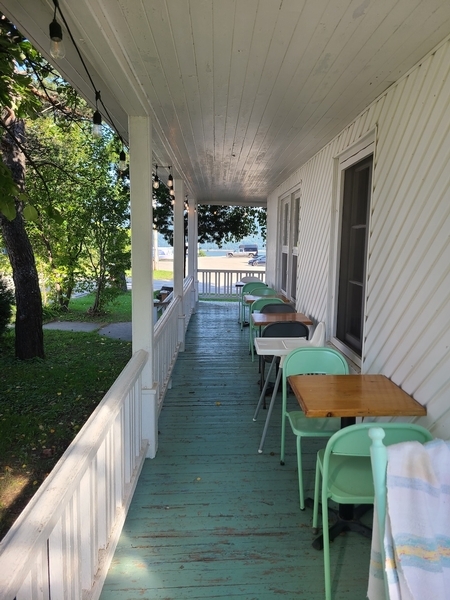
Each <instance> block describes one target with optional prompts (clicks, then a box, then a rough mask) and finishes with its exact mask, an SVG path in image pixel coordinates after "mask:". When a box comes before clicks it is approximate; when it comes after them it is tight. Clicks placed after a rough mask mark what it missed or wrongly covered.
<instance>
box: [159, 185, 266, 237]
mask: <svg viewBox="0 0 450 600" xmlns="http://www.w3.org/2000/svg"><path fill="white" fill-rule="evenodd" d="M153 223H154V226H155V229H157V230H158V231H159V232H160V233H161V234H162V235H163V236H164V239H165V240H166V241H167V242H168V243H169V244H171V245H173V206H172V198H171V196H170V195H169V190H168V189H167V188H166V187H165V186H163V185H161V186H160V187H159V188H158V189H157V190H153ZM184 227H185V237H186V236H187V211H185V220H184ZM258 227H259V229H258ZM265 232H266V211H265V209H262V208H255V207H244V206H215V205H213V204H200V205H199V206H198V241H199V242H200V243H201V244H204V243H208V242H210V243H214V244H217V245H218V246H219V248H221V247H222V246H223V244H225V243H228V242H237V241H240V240H242V239H243V238H245V237H248V236H251V235H256V234H258V233H262V235H263V237H264V236H265Z"/></svg>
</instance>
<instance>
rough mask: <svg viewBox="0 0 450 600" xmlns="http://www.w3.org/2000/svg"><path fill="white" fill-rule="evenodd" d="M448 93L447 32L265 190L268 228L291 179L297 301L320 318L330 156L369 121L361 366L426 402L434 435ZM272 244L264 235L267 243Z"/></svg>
mask: <svg viewBox="0 0 450 600" xmlns="http://www.w3.org/2000/svg"><path fill="white" fill-rule="evenodd" d="M449 98H450V42H449V41H448V40H447V42H445V43H443V44H441V45H440V46H439V47H438V48H437V49H436V50H435V52H433V53H431V54H430V55H428V56H427V57H425V58H424V59H423V61H422V62H421V63H419V64H418V65H417V66H416V67H415V68H414V69H413V70H411V71H410V72H409V74H408V75H407V76H405V77H403V78H402V79H401V80H400V81H399V82H397V83H396V84H395V85H393V86H392V87H391V88H389V90H388V91H387V92H385V93H384V94H383V95H382V96H381V97H380V98H378V99H377V101H376V102H374V103H373V104H371V105H370V106H369V107H368V108H367V109H366V110H365V111H364V112H363V113H362V114H361V115H360V116H359V118H358V119H356V120H355V121H354V122H353V123H351V124H350V125H349V126H348V127H347V128H346V129H345V130H344V131H342V132H341V133H340V134H339V135H338V136H337V137H336V138H335V139H334V140H333V142H331V143H330V144H329V145H328V146H326V147H325V148H323V149H322V150H321V151H320V152H319V153H318V154H316V155H315V156H314V157H313V158H312V159H311V160H310V161H309V162H308V163H306V164H305V165H303V166H302V167H301V168H300V169H299V170H298V171H297V172H296V173H295V174H294V176H292V177H291V178H290V179H289V180H287V181H285V183H284V184H283V185H282V186H280V187H279V188H277V190H275V191H274V193H273V194H272V195H271V196H270V198H269V206H270V209H269V219H270V220H271V221H269V231H270V229H271V224H272V222H273V216H274V214H275V209H274V207H275V206H276V205H277V201H278V199H279V198H280V197H281V196H283V194H285V193H286V191H287V190H289V189H291V188H293V187H295V186H298V185H300V182H301V188H302V204H301V208H300V243H299V262H298V285H297V307H298V309H300V310H301V311H303V312H306V313H308V314H309V315H311V316H312V317H314V318H315V319H318V320H322V319H327V318H328V319H329V315H330V314H331V312H332V311H331V308H330V306H331V303H332V302H333V301H334V300H333V292H334V290H333V289H332V285H331V282H330V273H332V272H333V269H334V267H335V261H336V247H335V242H334V239H333V235H332V232H333V220H334V216H333V215H334V211H336V210H337V203H336V200H337V196H338V191H337V190H336V175H335V162H336V161H335V160H334V159H335V158H336V157H337V156H338V155H339V154H340V153H341V152H342V151H344V150H346V149H347V148H349V147H351V146H352V144H354V143H355V142H356V141H357V140H358V139H359V138H361V137H362V136H363V135H365V134H366V133H368V132H369V131H372V130H375V129H376V131H377V135H376V144H375V157H374V174H373V195H372V204H371V222H370V231H369V251H368V277H367V289H366V295H367V304H366V321H365V329H364V355H363V362H362V370H363V371H364V372H379V373H384V374H386V375H387V376H388V377H390V378H391V379H393V381H395V382H396V383H397V384H398V385H400V386H401V387H402V388H403V389H405V390H406V391H407V392H408V393H410V394H412V395H413V396H414V397H415V398H416V399H417V400H418V401H419V402H421V403H422V404H424V405H426V406H427V411H428V415H427V417H426V418H424V419H423V422H424V424H425V425H427V426H428V427H431V429H432V431H433V433H434V434H435V435H439V436H440V437H443V438H449V437H450V433H449V429H450V352H449V345H450V245H449V236H450V233H449V232H450V169H449V166H448V165H449V164H450V103H449V100H448V99H449ZM276 245H277V241H276V239H275V236H274V235H271V236H270V239H269V240H268V247H269V248H270V249H271V250H272V249H273V250H275V248H276ZM330 257H331V259H330ZM330 260H331V264H330ZM330 267H331V268H330ZM271 277H274V275H273V276H272V275H271V265H270V264H268V278H271ZM328 325H329V324H328Z"/></svg>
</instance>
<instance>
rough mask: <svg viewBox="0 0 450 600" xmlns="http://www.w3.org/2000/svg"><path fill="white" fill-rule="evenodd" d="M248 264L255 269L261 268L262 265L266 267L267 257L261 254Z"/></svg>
mask: <svg viewBox="0 0 450 600" xmlns="http://www.w3.org/2000/svg"><path fill="white" fill-rule="evenodd" d="M248 264H249V265H252V266H253V267H259V266H261V265H265V264H266V255H265V254H261V255H260V256H254V257H253V258H251V259H250V260H249V261H248Z"/></svg>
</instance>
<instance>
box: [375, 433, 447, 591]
mask: <svg viewBox="0 0 450 600" xmlns="http://www.w3.org/2000/svg"><path fill="white" fill-rule="evenodd" d="M387 451H388V465H387V475H386V487H387V509H386V524H385V534H384V550H385V555H386V560H385V569H386V574H387V582H388V589H389V598H390V600H424V599H426V598H433V599H434V598H436V600H441V599H442V600H444V599H445V598H450V443H449V442H445V441H443V440H433V441H431V442H427V443H426V444H423V445H422V444H420V443H419V442H404V443H401V444H394V445H392V446H388V448H387ZM374 515H375V516H374V527H373V537H372V554H371V565H370V573H369V588H368V594H367V595H368V598H370V599H371V600H381V599H383V598H384V597H385V593H384V582H383V571H382V565H381V554H380V552H379V549H380V546H379V536H378V523H377V519H376V510H374Z"/></svg>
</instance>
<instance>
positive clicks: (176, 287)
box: [173, 179, 185, 351]
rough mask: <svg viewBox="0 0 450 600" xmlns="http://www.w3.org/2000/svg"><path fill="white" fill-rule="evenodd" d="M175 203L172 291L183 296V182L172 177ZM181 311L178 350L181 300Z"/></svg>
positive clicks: (181, 336) (181, 333) (180, 332)
mask: <svg viewBox="0 0 450 600" xmlns="http://www.w3.org/2000/svg"><path fill="white" fill-rule="evenodd" d="M173 183H174V190H175V203H174V206H173V254H174V256H173V293H174V296H175V297H180V298H182V297H183V282H184V265H185V262H184V257H185V248H184V244H185V240H184V195H185V193H184V182H183V180H182V179H174V182H173ZM180 307H181V312H180V314H179V315H178V341H179V342H180V350H181V351H183V350H184V329H185V327H184V324H185V315H184V314H181V313H182V311H183V308H182V307H183V302H181V303H180Z"/></svg>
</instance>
